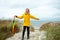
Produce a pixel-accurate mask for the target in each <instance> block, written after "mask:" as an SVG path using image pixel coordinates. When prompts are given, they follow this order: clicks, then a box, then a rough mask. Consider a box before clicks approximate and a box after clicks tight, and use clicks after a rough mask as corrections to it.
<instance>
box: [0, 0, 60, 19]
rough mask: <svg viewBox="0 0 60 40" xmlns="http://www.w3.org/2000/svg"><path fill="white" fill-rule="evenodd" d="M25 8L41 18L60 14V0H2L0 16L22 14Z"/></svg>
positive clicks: (8, 16) (0, 0)
mask: <svg viewBox="0 0 60 40" xmlns="http://www.w3.org/2000/svg"><path fill="white" fill-rule="evenodd" d="M25 8H30V9H31V10H30V11H31V13H32V15H35V16H37V17H39V18H51V17H52V18H54V17H58V16H60V0H0V18H1V17H5V18H10V17H11V18H12V17H13V16H14V15H21V14H22V13H23V12H24V10H25Z"/></svg>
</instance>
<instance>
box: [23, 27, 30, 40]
mask: <svg viewBox="0 0 60 40" xmlns="http://www.w3.org/2000/svg"><path fill="white" fill-rule="evenodd" d="M26 28H27V39H29V34H30V27H28V26H24V27H23V34H22V40H24V35H25V31H26Z"/></svg>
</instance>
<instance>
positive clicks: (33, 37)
mask: <svg viewBox="0 0 60 40" xmlns="http://www.w3.org/2000/svg"><path fill="white" fill-rule="evenodd" d="M21 38H22V32H19V33H16V34H15V35H14V36H12V37H10V38H7V39H6V40H21ZM45 38H46V36H45V31H38V30H35V31H34V32H30V39H29V40H44V39H45ZM24 40H27V32H25V36H24Z"/></svg>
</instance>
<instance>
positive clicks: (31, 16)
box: [30, 15, 39, 20]
mask: <svg viewBox="0 0 60 40" xmlns="http://www.w3.org/2000/svg"><path fill="white" fill-rule="evenodd" d="M30 17H31V18H33V19H36V20H39V18H36V17H35V16H33V15H30Z"/></svg>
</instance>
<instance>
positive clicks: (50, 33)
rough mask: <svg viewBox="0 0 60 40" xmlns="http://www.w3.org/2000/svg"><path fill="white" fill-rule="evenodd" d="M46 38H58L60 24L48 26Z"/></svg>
mask: <svg viewBox="0 0 60 40" xmlns="http://www.w3.org/2000/svg"><path fill="white" fill-rule="evenodd" d="M46 40H60V25H55V26H52V27H49V29H48V30H47V34H46Z"/></svg>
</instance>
